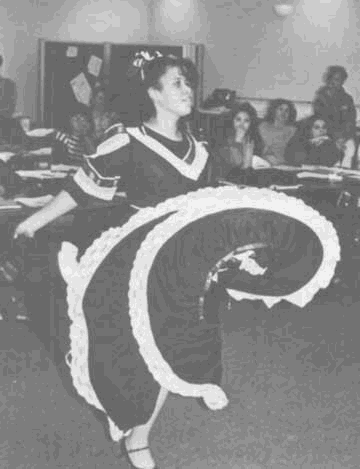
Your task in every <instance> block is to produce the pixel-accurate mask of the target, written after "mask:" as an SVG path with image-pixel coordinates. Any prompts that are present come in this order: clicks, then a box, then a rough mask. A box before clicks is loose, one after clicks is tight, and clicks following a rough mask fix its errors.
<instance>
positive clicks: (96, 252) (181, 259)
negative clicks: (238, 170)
mask: <svg viewBox="0 0 360 469" xmlns="http://www.w3.org/2000/svg"><path fill="white" fill-rule="evenodd" d="M63 254H64V253H62V255H63ZM338 259H339V245H338V239H337V236H336V232H335V230H334V228H333V227H332V225H331V223H330V222H328V221H327V220H326V219H325V218H324V217H322V216H321V215H319V214H318V213H317V212H315V211H314V210H313V209H312V208H310V207H307V206H305V204H304V203H303V202H301V201H299V200H296V199H293V198H291V197H287V196H285V195H280V194H276V193H274V192H273V191H270V190H267V189H238V188H229V187H227V188H220V189H205V190H200V191H198V192H197V193H193V194H189V195H188V196H186V197H184V196H180V197H178V198H176V199H171V200H169V201H167V202H165V203H164V204H161V205H159V206H158V207H156V208H155V209H144V211H143V212H142V213H138V214H136V215H134V216H133V217H132V218H131V219H130V220H129V222H128V223H127V224H126V225H125V226H124V227H122V228H118V229H114V230H109V231H108V232H107V233H105V234H104V235H103V236H102V237H100V238H99V239H98V240H97V241H96V242H95V243H94V244H93V246H91V247H90V248H89V249H88V251H87V252H86V253H85V255H84V257H83V258H82V259H81V261H80V263H79V266H78V268H76V266H74V265H73V266H72V269H71V271H72V274H71V275H70V277H69V276H68V280H67V281H68V284H69V316H70V317H71V319H72V320H73V325H74V328H73V331H72V349H71V359H69V366H70V367H72V368H73V370H72V375H73V379H74V384H75V386H76V387H77V389H78V391H79V393H80V394H82V395H83V396H84V397H85V398H86V396H90V393H89V392H88V391H87V390H86V389H85V387H86V386H85V384H84V383H85V382H86V380H88V383H87V385H88V387H89V386H92V391H94V392H93V394H92V398H91V399H88V400H89V402H90V403H92V404H94V405H97V407H99V408H101V409H102V410H103V411H104V412H105V413H106V414H107V416H108V418H109V419H110V420H111V421H112V422H113V423H115V425H116V427H117V428H118V429H120V430H121V431H122V432H126V431H128V430H129V429H131V428H133V427H134V426H136V425H140V424H144V423H145V422H147V421H148V420H149V418H150V416H151V414H152V413H153V410H154V407H155V403H156V399H157V396H158V393H159V389H160V386H163V387H165V388H166V389H168V390H169V391H171V392H174V393H177V394H179V395H182V396H192V397H203V398H204V400H205V402H206V403H207V405H208V406H209V407H210V408H212V409H214V410H216V409H219V408H223V407H224V406H225V405H226V404H227V399H226V396H225V394H224V393H223V391H222V389H221V377H222V362H221V334H220V318H219V308H220V304H221V303H222V302H223V301H224V298H225V297H228V295H231V296H232V297H233V298H235V299H239V300H240V299H243V298H255V299H263V300H264V301H265V302H266V303H267V304H270V305H272V304H274V303H276V302H279V301H281V300H282V299H286V300H287V301H290V302H293V303H295V304H297V305H299V306H304V305H305V304H306V303H307V302H308V301H310V300H311V298H312V297H313V296H314V294H315V293H316V292H317V291H318V290H319V288H325V287H326V286H327V285H328V284H329V282H330V280H331V277H332V275H333V272H334V269H335V266H336V262H337V261H338ZM60 264H62V265H63V271H64V276H65V277H66V275H67V274H66V268H64V265H65V262H64V256H63V258H62V259H61V257H60ZM76 269H77V270H76ZM75 270H76V275H74V271H75ZM84 278H85V281H84ZM81 290H82V291H83V293H81V294H79V293H76V292H79V291H81ZM76 295H78V296H77V297H76ZM74 298H75V299H74ZM81 337H82V338H81ZM85 349H86V350H85ZM80 355H83V358H82V360H83V361H82V364H83V365H82V366H83V368H82V371H81V372H78V371H77V370H80V369H81V366H80V365H79V366H78V365H76V360H77V359H79V360H80V359H81V357H80ZM73 360H74V361H73ZM80 361H81V360H80ZM81 373H82V378H81V380H80V379H78V378H79V376H80V375H81ZM87 373H88V374H87ZM96 403H97V404H96Z"/></svg>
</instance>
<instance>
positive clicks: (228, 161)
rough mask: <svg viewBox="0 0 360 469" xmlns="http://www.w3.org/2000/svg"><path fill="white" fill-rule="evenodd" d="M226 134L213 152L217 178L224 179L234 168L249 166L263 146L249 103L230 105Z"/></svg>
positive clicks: (254, 111) (254, 112)
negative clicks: (224, 138)
mask: <svg viewBox="0 0 360 469" xmlns="http://www.w3.org/2000/svg"><path fill="white" fill-rule="evenodd" d="M226 134H227V137H226V140H225V142H224V143H223V144H222V145H220V146H219V147H218V148H217V151H215V152H214V154H215V155H216V156H215V158H216V165H215V166H216V169H215V171H216V177H217V178H218V179H225V178H226V176H227V175H228V174H229V172H230V171H232V170H233V169H234V168H241V169H247V168H251V167H252V166H253V158H254V156H260V155H261V153H262V150H263V146H264V145H263V142H262V139H261V136H260V134H259V130H258V117H257V113H256V110H255V108H254V107H253V106H252V105H251V104H250V103H239V104H235V105H234V106H233V107H232V109H231V112H230V114H229V116H228V119H227V129H226Z"/></svg>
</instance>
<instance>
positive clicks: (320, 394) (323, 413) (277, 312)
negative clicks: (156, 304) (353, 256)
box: [0, 292, 360, 469]
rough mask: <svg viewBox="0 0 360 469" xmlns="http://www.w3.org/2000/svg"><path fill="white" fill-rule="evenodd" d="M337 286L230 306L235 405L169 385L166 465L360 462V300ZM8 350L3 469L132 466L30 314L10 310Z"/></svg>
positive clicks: (4, 334)
mask: <svg viewBox="0 0 360 469" xmlns="http://www.w3.org/2000/svg"><path fill="white" fill-rule="evenodd" d="M330 293H331V292H330ZM330 293H326V294H323V295H319V296H318V297H317V298H316V299H315V301H313V302H312V304H311V305H309V306H308V307H307V308H304V309H299V308H296V307H292V306H291V305H289V304H288V303H285V302H284V303H281V304H280V305H278V306H276V307H274V308H272V309H271V310H268V309H267V308H265V307H264V305H263V304H262V303H261V302H247V301H242V302H241V303H233V304H232V305H231V306H230V309H224V311H222V313H221V314H222V325H223V326H222V327H223V341H224V349H223V361H224V366H225V372H224V379H223V387H224V389H225V391H226V392H227V394H228V396H229V399H230V404H229V406H228V407H227V408H226V409H224V410H221V411H217V412H211V411H209V412H206V411H204V410H203V409H201V408H200V407H199V406H198V405H197V403H196V401H195V400H194V399H191V398H189V399H187V398H181V397H178V396H175V395H171V396H170V397H169V398H168V400H167V402H166V404H165V406H164V408H163V411H162V412H161V414H160V417H159V419H158V420H157V422H156V424H155V426H154V428H153V431H152V433H151V447H152V450H153V454H154V457H155V458H156V461H157V463H158V465H159V468H161V469H163V468H166V469H175V468H176V469H180V468H184V469H205V468H206V469H207V468H216V469H225V468H226V469H227V468H230V469H278V468H279V469H280V468H292V469H295V468H296V469H297V468H299V469H307V468H316V469H320V468H329V469H330V468H332V469H340V468H358V467H359V466H360V374H359V370H360V346H359V341H358V331H359V330H360V315H359V307H360V302H359V301H356V300H355V299H354V297H351V296H346V295H345V294H344V295H342V297H341V300H340V299H337V298H336V296H335V295H333V296H332V295H331V294H330ZM0 355H1V359H0V366H1V381H0V426H1V436H0V469H5V468H6V469H47V468H49V469H50V468H51V469H55V468H69V469H70V468H71V469H75V468H84V469H85V468H86V469H95V468H97V469H108V468H109V469H111V468H115V467H116V468H119V469H122V468H124V469H126V468H127V467H128V466H127V463H126V462H125V460H124V459H123V458H122V457H121V452H120V450H119V445H118V444H116V443H113V442H112V441H110V439H109V437H108V434H107V432H106V431H105V427H104V424H103V420H102V418H101V416H100V415H98V414H97V413H96V412H95V411H94V410H93V409H92V408H90V407H89V406H88V405H87V404H86V403H85V402H84V401H83V400H82V398H80V397H79V396H77V394H76V392H75V391H74V389H73V388H72V386H71V382H70V380H69V375H68V372H67V368H66V366H61V365H59V366H58V367H55V366H54V364H53V363H52V361H51V359H50V357H49V354H48V352H47V351H46V349H45V348H44V346H43V345H42V343H41V341H40V340H39V339H38V337H37V335H36V334H35V333H34V332H33V331H32V330H31V324H30V325H28V324H25V323H17V324H10V323H6V322H4V321H2V322H1V323H0Z"/></svg>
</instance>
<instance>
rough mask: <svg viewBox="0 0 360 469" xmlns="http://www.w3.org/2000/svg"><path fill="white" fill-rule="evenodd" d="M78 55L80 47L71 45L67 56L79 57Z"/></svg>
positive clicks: (67, 50)
mask: <svg viewBox="0 0 360 469" xmlns="http://www.w3.org/2000/svg"><path fill="white" fill-rule="evenodd" d="M77 55H78V48H77V47H76V46H69V47H68V48H67V49H66V57H71V58H74V57H77Z"/></svg>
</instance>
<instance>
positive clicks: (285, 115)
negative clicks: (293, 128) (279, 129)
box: [275, 103, 290, 124]
mask: <svg viewBox="0 0 360 469" xmlns="http://www.w3.org/2000/svg"><path fill="white" fill-rule="evenodd" d="M289 117H290V109H289V106H288V105H287V104H285V103H284V104H280V106H278V107H277V108H276V110H275V120H276V121H277V122H282V123H283V124H286V123H287V122H288V121H289Z"/></svg>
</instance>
